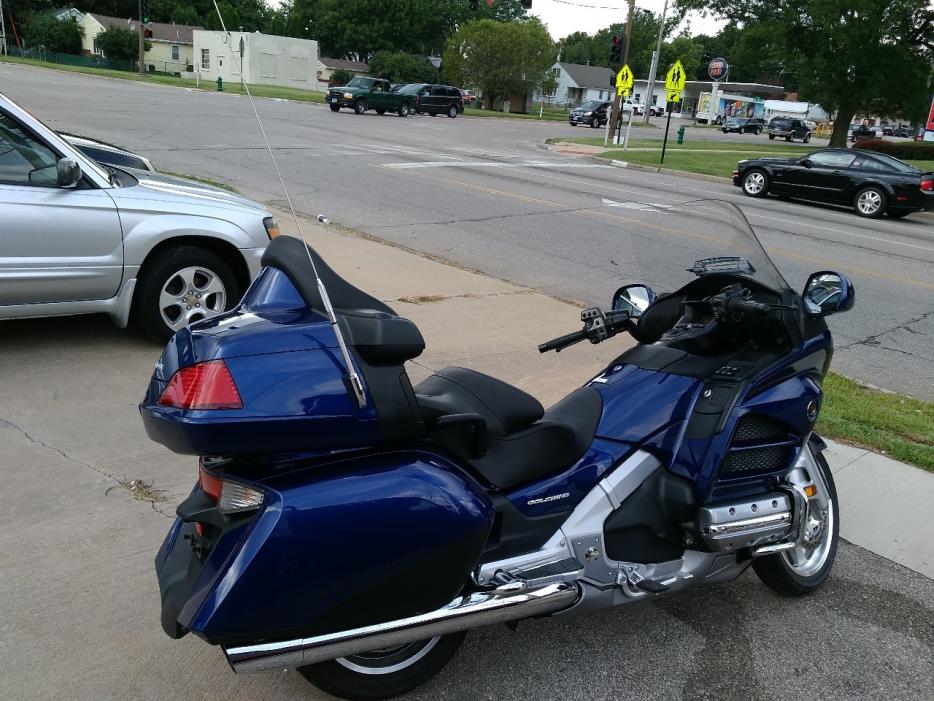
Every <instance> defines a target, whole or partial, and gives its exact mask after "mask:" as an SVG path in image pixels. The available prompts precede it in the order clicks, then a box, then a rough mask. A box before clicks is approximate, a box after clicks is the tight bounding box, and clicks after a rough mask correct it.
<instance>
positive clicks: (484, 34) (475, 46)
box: [443, 18, 555, 109]
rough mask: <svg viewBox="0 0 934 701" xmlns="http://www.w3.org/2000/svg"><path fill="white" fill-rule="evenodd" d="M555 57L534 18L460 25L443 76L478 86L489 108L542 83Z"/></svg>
mask: <svg viewBox="0 0 934 701" xmlns="http://www.w3.org/2000/svg"><path fill="white" fill-rule="evenodd" d="M554 62H555V44H554V42H552V40H551V37H550V36H549V35H548V30H547V29H545V27H544V25H543V24H542V23H541V22H540V21H538V20H537V19H534V18H533V19H529V20H526V21H513V22H497V21H495V20H491V19H483V20H477V21H474V22H468V23H466V24H464V25H463V26H462V27H461V28H460V29H458V30H457V33H456V34H454V36H452V37H451V38H450V39H449V40H448V43H447V47H446V48H445V51H444V64H443V65H444V76H445V80H447V81H448V82H450V83H451V84H453V85H469V86H471V87H476V88H479V89H480V91H481V92H482V93H483V99H484V102H485V104H486V107H487V108H488V109H492V108H493V106H494V105H495V104H496V102H497V101H498V100H500V99H505V98H508V97H510V96H511V95H514V94H516V93H519V94H523V95H529V94H531V93H532V92H533V91H534V90H535V88H536V87H539V86H541V85H542V84H543V83H544V82H545V80H546V78H547V73H548V72H549V69H550V68H551V67H552V66H553V65H554Z"/></svg>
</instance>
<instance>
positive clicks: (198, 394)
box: [159, 360, 243, 409]
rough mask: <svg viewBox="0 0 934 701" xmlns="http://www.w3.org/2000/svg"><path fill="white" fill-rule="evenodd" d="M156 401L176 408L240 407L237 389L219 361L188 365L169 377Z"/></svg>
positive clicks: (225, 366) (225, 367)
mask: <svg viewBox="0 0 934 701" xmlns="http://www.w3.org/2000/svg"><path fill="white" fill-rule="evenodd" d="M159 404H161V405H162V406H171V407H175V408H177V409H242V408H243V402H242V401H240V392H238V391H237V385H236V384H234V379H233V377H232V376H231V374H230V370H228V369H227V363H225V362H224V361H223V360H211V361H208V362H206V363H198V364H197V365H189V366H188V367H186V368H182V369H181V370H179V371H178V372H176V373H175V374H174V375H172V379H171V380H169V384H168V385H167V386H166V388H165V390H164V391H163V392H162V396H161V397H159Z"/></svg>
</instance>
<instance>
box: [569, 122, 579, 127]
mask: <svg viewBox="0 0 934 701" xmlns="http://www.w3.org/2000/svg"><path fill="white" fill-rule="evenodd" d="M568 124H570V125H571V126H572V127H576V126H577V122H568Z"/></svg>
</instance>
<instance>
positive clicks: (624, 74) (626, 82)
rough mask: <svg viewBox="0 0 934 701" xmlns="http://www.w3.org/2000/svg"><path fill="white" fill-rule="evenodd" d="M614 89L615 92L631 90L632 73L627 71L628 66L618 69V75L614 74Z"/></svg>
mask: <svg viewBox="0 0 934 701" xmlns="http://www.w3.org/2000/svg"><path fill="white" fill-rule="evenodd" d="M616 89H617V91H619V90H627V91H628V90H631V89H632V71H631V70H629V64H626V65H625V66H623V67H622V68H620V69H619V73H617V74H616ZM620 94H622V93H620Z"/></svg>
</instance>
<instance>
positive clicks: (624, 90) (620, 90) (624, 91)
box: [616, 88, 629, 97]
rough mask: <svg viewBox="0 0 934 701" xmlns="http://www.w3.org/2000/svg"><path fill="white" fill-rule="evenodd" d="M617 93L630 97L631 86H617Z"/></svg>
mask: <svg viewBox="0 0 934 701" xmlns="http://www.w3.org/2000/svg"><path fill="white" fill-rule="evenodd" d="M616 94H617V95H619V96H621V97H629V88H616Z"/></svg>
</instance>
